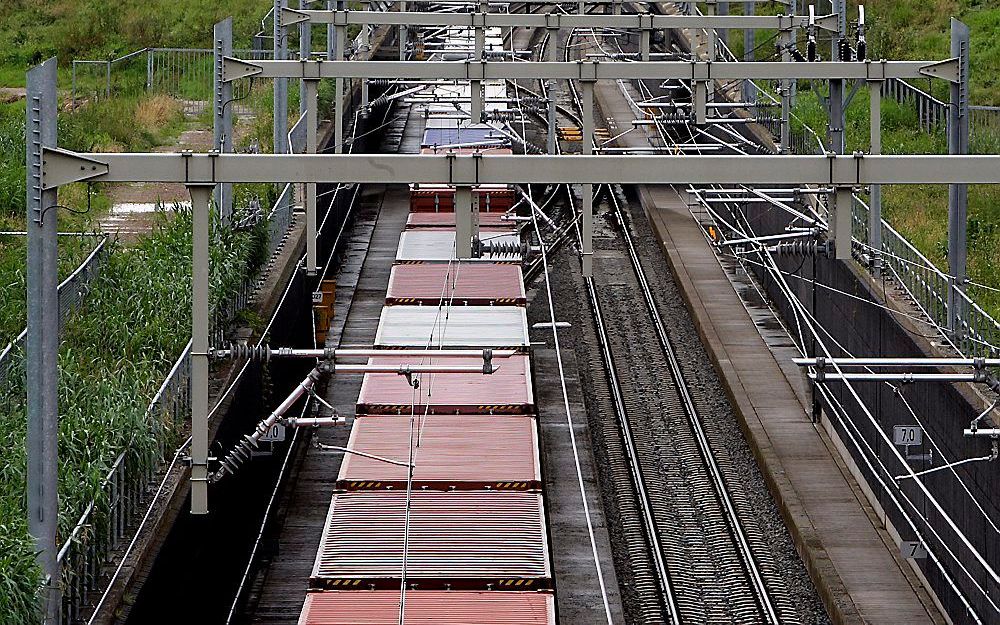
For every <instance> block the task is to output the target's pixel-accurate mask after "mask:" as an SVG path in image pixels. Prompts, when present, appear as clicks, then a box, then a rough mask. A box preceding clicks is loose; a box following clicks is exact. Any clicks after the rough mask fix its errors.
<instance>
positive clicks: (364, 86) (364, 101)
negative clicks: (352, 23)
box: [361, 0, 372, 117]
mask: <svg viewBox="0 0 1000 625" xmlns="http://www.w3.org/2000/svg"><path fill="white" fill-rule="evenodd" d="M368 10H369V11H371V10H372V3H371V1H370V0H369V2H368ZM371 32H372V31H371V26H369V25H368V24H365V25H364V26H362V27H361V57H362V58H361V60H363V61H370V60H371V59H370V58H368V56H369V53H370V51H371ZM361 115H362V117H367V115H368V79H367V78H362V79H361Z"/></svg>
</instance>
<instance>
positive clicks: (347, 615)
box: [298, 589, 556, 625]
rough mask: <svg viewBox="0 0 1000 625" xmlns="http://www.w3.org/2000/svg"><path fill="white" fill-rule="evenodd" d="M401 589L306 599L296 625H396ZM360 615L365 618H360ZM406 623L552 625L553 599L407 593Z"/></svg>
mask: <svg viewBox="0 0 1000 625" xmlns="http://www.w3.org/2000/svg"><path fill="white" fill-rule="evenodd" d="M399 604H400V594H399V590H398V589H397V590H374V591H367V592H345V591H340V590H337V591H327V592H312V593H309V594H308V595H306V603H305V607H304V609H303V610H302V616H301V617H300V618H299V623H298V625H358V623H359V622H362V623H365V625H397V624H398V623H399ZM359 615H364V616H363V620H362V619H361V618H359ZM406 623H407V625H470V623H475V624H476V625H555V623H556V606H555V597H554V596H553V595H552V594H551V593H540V592H517V591H511V592H488V591H487V592H484V591H465V590H445V591H441V590H410V591H407V593H406Z"/></svg>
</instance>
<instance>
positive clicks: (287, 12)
mask: <svg viewBox="0 0 1000 625" xmlns="http://www.w3.org/2000/svg"><path fill="white" fill-rule="evenodd" d="M308 21H311V20H310V18H309V15H308V14H306V13H303V12H302V11H296V10H295V9H289V8H288V7H283V8H282V9H281V23H282V24H283V25H284V26H294V25H295V24H301V23H303V22H308Z"/></svg>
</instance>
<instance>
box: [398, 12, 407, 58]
mask: <svg viewBox="0 0 1000 625" xmlns="http://www.w3.org/2000/svg"><path fill="white" fill-rule="evenodd" d="M399 10H400V11H403V12H405V11H406V0H400V3H399ZM409 36H410V30H409V29H408V28H407V27H406V24H400V25H399V34H398V35H397V37H398V39H399V60H400V61H405V60H406V43H407V39H408V38H409Z"/></svg>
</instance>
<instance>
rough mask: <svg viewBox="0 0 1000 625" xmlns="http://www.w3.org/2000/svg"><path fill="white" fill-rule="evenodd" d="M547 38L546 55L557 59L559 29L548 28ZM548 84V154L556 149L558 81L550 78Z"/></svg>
mask: <svg viewBox="0 0 1000 625" xmlns="http://www.w3.org/2000/svg"><path fill="white" fill-rule="evenodd" d="M548 33H549V40H548V55H549V61H553V62H554V61H558V60H559V29H558V28H549V29H548ZM548 84H549V101H548V102H547V110H546V119H545V121H546V125H547V126H548V135H547V137H546V142H545V144H546V148H547V151H548V153H549V154H555V153H556V149H557V147H558V146H557V144H556V142H557V141H558V137H557V136H556V104H557V102H556V100H557V99H558V93H559V81H558V80H554V79H550V80H549V81H548Z"/></svg>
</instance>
